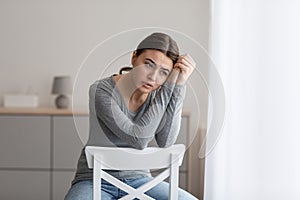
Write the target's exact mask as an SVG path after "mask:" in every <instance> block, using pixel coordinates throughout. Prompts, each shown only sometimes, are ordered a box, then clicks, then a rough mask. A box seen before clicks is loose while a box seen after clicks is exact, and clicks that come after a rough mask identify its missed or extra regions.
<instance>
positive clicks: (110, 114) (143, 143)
mask: <svg viewBox="0 0 300 200" xmlns="http://www.w3.org/2000/svg"><path fill="white" fill-rule="evenodd" d="M175 80H176V79H175ZM174 82H175V81H174ZM174 82H172V81H170V82H169V81H167V82H165V83H164V84H163V85H162V86H161V89H160V90H159V91H158V92H157V93H156V95H155V98H154V99H153V101H152V102H151V104H150V105H149V107H148V108H147V110H146V111H145V112H144V113H143V115H142V116H141V118H140V119H139V120H138V121H135V122H133V121H132V120H130V119H129V118H128V117H127V116H126V115H125V113H124V112H123V111H122V110H121V108H120V105H119V104H118V102H117V101H118V100H117V98H114V95H113V94H111V91H110V90H108V89H106V88H105V87H101V86H100V87H97V89H96V93H95V111H96V115H97V118H98V119H99V120H102V121H103V122H104V124H105V125H106V126H107V127H108V128H109V129H110V130H111V132H112V133H113V134H115V135H116V136H117V137H119V138H120V139H122V140H123V141H126V142H127V143H128V144H129V145H130V146H132V147H134V148H137V149H143V148H145V147H147V145H148V143H149V142H150V141H151V140H152V139H153V138H154V135H155V130H156V129H157V127H158V126H159V124H160V122H161V119H162V117H163V115H164V113H165V111H166V109H167V106H168V104H169V101H170V99H171V97H172V93H173V89H174V86H175V83H174Z"/></svg>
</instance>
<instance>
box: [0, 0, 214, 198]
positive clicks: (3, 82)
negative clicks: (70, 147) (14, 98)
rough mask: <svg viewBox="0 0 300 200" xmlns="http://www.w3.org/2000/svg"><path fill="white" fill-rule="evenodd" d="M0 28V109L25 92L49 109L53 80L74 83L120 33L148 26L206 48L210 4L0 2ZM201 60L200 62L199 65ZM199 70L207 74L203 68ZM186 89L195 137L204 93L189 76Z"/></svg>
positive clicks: (196, 182)
mask: <svg viewBox="0 0 300 200" xmlns="http://www.w3.org/2000/svg"><path fill="white" fill-rule="evenodd" d="M0 24H1V37H0V43H1V45H0V55H1V59H0V69H1V73H0V105H2V104H3V98H2V97H3V94H5V93H23V92H25V91H29V92H30V93H37V94H38V95H39V100H40V105H41V106H53V99H54V97H53V96H52V95H51V94H50V89H51V84H52V78H53V76H55V75H64V74H68V75H71V77H72V78H73V80H74V79H75V76H76V73H77V71H78V69H79V67H80V65H81V63H82V62H83V60H84V58H85V57H86V56H87V55H88V53H89V52H90V51H91V50H92V49H93V48H94V47H95V46H96V45H97V44H98V43H100V42H101V41H103V40H105V39H106V38H107V37H109V36H111V35H113V34H116V33H119V32H120V31H124V30H128V29H132V28H138V27H153V26H154V27H163V28H169V29H174V30H177V31H180V32H182V33H185V34H187V35H189V36H190V37H192V38H194V39H195V40H196V41H197V42H198V43H200V44H202V45H203V46H204V47H205V48H207V45H208V33H209V32H208V26H209V1H208V0H190V1H181V0H165V1H160V0H152V1H140V0H129V1H116V0H102V1H92V0H89V1H79V0H75V1H74V0H72V1H71V0H65V1H58V0H56V1H49V0H48V1H47V0H31V1H21V0H19V1H17V0H13V1H1V2H0ZM126 42H128V41H124V44H125V43H126ZM120 46H122V44H120ZM206 62H207V61H206V60H205V59H204V60H200V61H199V62H198V67H199V68H201V66H204V65H206ZM101 67H103V66H99V68H101ZM202 72H203V73H204V74H207V71H206V70H205V69H204V70H202ZM191 85H192V87H193V89H194V90H195V91H196V92H195V94H196V96H197V98H198V100H199V101H198V102H197V103H198V104H199V105H200V108H201V112H202V113H201V118H200V119H199V113H197V112H198V111H197V110H196V109H195V106H196V105H195V98H194V96H193V95H191V91H188V94H187V98H186V101H185V104H184V107H185V109H187V110H190V111H191V128H190V130H191V135H192V136H194V135H195V133H196V130H197V129H198V124H199V125H200V127H201V128H205V127H206V112H207V109H206V105H207V98H206V95H203V94H206V93H207V92H206V91H205V88H204V86H203V83H202V82H201V81H199V79H198V78H197V76H194V77H192V78H191ZM82 91H83V93H84V92H85V91H87V88H85V89H84V90H82ZM86 100H87V95H86V94H83V95H82V96H81V97H80V98H79V99H78V102H77V103H79V104H82V105H85V102H87V101H86ZM80 102H81V103H80ZM82 102H83V103H82ZM196 139H197V141H196V142H195V141H194V143H193V148H192V154H193V155H192V164H193V166H192V169H193V171H192V176H191V177H192V192H193V193H194V194H197V195H199V191H200V189H199V187H200V179H199V177H200V171H199V159H198V149H199V148H198V145H199V140H198V138H197V137H196Z"/></svg>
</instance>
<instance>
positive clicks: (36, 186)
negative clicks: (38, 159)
mask: <svg viewBox="0 0 300 200" xmlns="http://www.w3.org/2000/svg"><path fill="white" fill-rule="evenodd" d="M0 199H7V200H10V199H30V200H41V199H43V200H50V172H46V171H17V170H16V171H15V170H14V171H5V170H0Z"/></svg>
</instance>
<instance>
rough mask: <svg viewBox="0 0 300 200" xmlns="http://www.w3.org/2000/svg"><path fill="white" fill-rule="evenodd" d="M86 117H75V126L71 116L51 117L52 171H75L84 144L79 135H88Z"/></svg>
mask: <svg viewBox="0 0 300 200" xmlns="http://www.w3.org/2000/svg"><path fill="white" fill-rule="evenodd" d="M88 120H89V118H88V117H87V116H84V117H76V126H75V123H74V119H73V117H72V116H55V117H53V156H54V158H53V167H54V169H76V168H77V161H78V158H79V156H80V152H81V150H82V148H83V146H84V145H85V144H83V143H84V141H81V139H80V137H79V135H78V131H79V133H80V134H83V133H86V134H88V131H89V129H88V122H89V121H88Z"/></svg>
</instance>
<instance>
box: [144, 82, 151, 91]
mask: <svg viewBox="0 0 300 200" xmlns="http://www.w3.org/2000/svg"><path fill="white" fill-rule="evenodd" d="M143 86H144V87H145V88H148V89H151V88H153V85H152V84H150V83H145V82H143Z"/></svg>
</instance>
